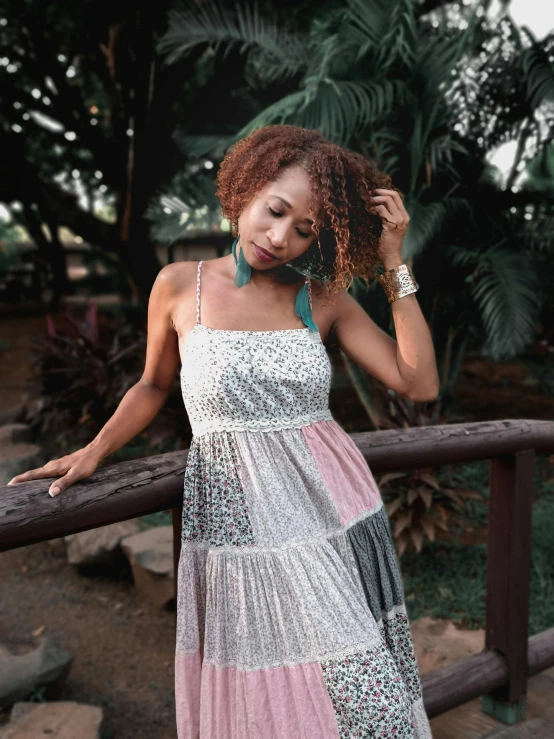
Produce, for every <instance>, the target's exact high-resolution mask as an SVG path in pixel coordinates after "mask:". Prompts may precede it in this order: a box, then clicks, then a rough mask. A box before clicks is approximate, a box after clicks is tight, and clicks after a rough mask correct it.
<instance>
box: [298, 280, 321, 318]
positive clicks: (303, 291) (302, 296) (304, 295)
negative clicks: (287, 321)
mask: <svg viewBox="0 0 554 739" xmlns="http://www.w3.org/2000/svg"><path fill="white" fill-rule="evenodd" d="M294 308H295V312H296V315H297V316H298V318H301V319H302V322H303V323H304V324H305V325H306V326H307V327H308V328H309V329H311V330H312V331H318V330H319V329H318V328H317V326H316V325H315V323H314V319H313V318H312V307H311V305H310V295H309V293H308V283H307V282H306V280H304V284H303V285H302V287H301V288H300V290H299V291H298V295H297V296H296V303H295V306H294Z"/></svg>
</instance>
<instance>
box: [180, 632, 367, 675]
mask: <svg viewBox="0 0 554 739" xmlns="http://www.w3.org/2000/svg"><path fill="white" fill-rule="evenodd" d="M379 641H380V636H377V637H376V638H375V639H372V640H371V641H365V642H358V643H357V644H353V645H351V646H348V647H343V648H342V649H338V650H335V651H330V652H324V653H321V652H314V653H312V654H303V655H302V657H298V659H296V660H295V659H287V660H279V661H277V662H271V663H264V664H255V665H252V664H245V663H243V662H235V661H231V660H227V661H226V662H224V663H217V664H216V663H214V662H211V661H210V660H209V658H204V664H208V665H211V666H212V667H215V668H217V669H224V668H229V667H234V668H236V669H237V670H244V671H245V672H251V671H254V670H270V669H274V668H276V667H296V665H301V664H304V663H306V662H326V661H327V660H331V659H338V660H340V659H344V658H345V657H349V656H350V655H351V654H357V653H358V652H365V650H366V649H374V648H375V647H376V645H377V644H378V643H379ZM197 651H198V650H197V649H194V650H189V651H185V652H180V653H181V654H195V653H196V652H197Z"/></svg>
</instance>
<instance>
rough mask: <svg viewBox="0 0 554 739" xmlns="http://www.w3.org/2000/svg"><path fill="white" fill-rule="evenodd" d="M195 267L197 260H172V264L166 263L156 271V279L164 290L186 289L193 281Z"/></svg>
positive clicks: (194, 278) (176, 290)
mask: <svg viewBox="0 0 554 739" xmlns="http://www.w3.org/2000/svg"><path fill="white" fill-rule="evenodd" d="M197 268H198V262H173V263H172V264H166V265H165V267H162V269H161V270H160V271H159V272H158V276H157V277H156V281H157V282H160V283H161V285H162V286H163V288H164V290H166V291H168V292H178V291H180V290H183V289H186V287H187V286H188V285H190V284H191V283H195V281H196V270H197Z"/></svg>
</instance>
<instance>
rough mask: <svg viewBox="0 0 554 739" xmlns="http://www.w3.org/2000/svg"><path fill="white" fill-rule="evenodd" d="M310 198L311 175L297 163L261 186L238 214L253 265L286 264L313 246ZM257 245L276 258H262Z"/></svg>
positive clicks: (262, 267) (272, 266)
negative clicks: (267, 260) (270, 259)
mask: <svg viewBox="0 0 554 739" xmlns="http://www.w3.org/2000/svg"><path fill="white" fill-rule="evenodd" d="M310 200H311V184H310V179H309V177H308V174H307V173H306V171H305V170H304V169H302V168H301V167H297V166H295V167H287V168H286V169H284V170H283V172H282V173H281V174H280V176H279V177H278V179H277V180H274V181H273V182H269V183H268V184H267V185H266V186H265V187H264V188H263V189H262V190H260V192H259V193H258V194H257V195H256V196H255V197H254V198H253V200H252V202H251V203H249V205H248V206H246V208H245V209H244V210H243V212H242V213H241V215H240V217H239V234H240V245H241V248H242V249H243V250H244V256H245V257H246V261H247V262H248V263H249V264H250V266H251V267H254V268H255V269H257V270H264V271H266V270H268V269H269V270H271V269H276V268H279V267H283V266H284V265H285V264H286V263H287V262H290V261H291V260H293V259H295V258H296V257H299V256H300V255H301V254H303V253H304V252H305V251H306V250H307V249H308V248H309V247H310V245H311V244H312V243H313V242H314V240H315V238H316V234H315V232H314V231H313V230H312V224H313V214H312V213H310ZM318 207H320V206H318ZM255 246H258V247H262V249H265V250H266V251H269V252H270V253H271V254H273V255H274V256H276V257H277V259H275V260H273V261H271V262H266V261H262V260H261V259H260V258H259V257H258V256H257V254H256V250H255Z"/></svg>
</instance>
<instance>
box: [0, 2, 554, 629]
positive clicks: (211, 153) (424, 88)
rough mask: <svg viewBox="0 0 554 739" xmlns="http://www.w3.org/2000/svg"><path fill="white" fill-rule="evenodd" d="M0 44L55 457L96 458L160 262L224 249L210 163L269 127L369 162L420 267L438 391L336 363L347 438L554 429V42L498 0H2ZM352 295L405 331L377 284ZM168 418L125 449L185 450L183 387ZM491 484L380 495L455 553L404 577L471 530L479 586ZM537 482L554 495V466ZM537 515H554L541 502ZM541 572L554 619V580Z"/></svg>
mask: <svg viewBox="0 0 554 739" xmlns="http://www.w3.org/2000/svg"><path fill="white" fill-rule="evenodd" d="M0 44H1V46H2V50H1V51H0V82H1V89H2V96H1V100H0V144H1V149H2V152H3V156H2V158H1V161H0V203H1V206H2V210H1V213H0V215H1V217H0V307H2V315H8V316H9V315H12V316H20V315H22V310H23V309H22V306H28V305H30V304H33V305H36V306H37V312H38V315H40V316H41V317H43V318H44V320H43V322H42V326H43V328H42V330H41V331H40V332H38V333H39V335H37V336H34V337H33V338H34V339H36V340H35V341H34V348H33V353H32V357H33V360H32V361H33V372H32V376H31V381H30V385H29V389H28V390H27V393H26V395H25V408H24V413H23V415H22V419H23V420H25V421H26V422H28V423H29V424H31V425H32V426H33V428H34V430H35V433H36V435H37V437H38V438H40V439H41V440H42V441H43V443H44V444H45V446H46V448H47V449H48V450H49V451H50V453H51V454H52V456H60V455H61V453H62V452H65V451H67V450H69V449H74V448H75V447H76V445H77V444H79V443H87V442H88V441H89V440H90V439H91V438H92V436H93V435H94V434H95V433H96V432H97V431H98V430H99V428H101V426H102V425H103V424H104V423H105V422H106V420H107V419H108V418H109V417H110V415H111V414H112V413H113V411H114V410H115V407H116V406H117V403H118V402H119V400H120V399H121V396H122V394H123V393H124V392H125V390H126V389H127V388H128V387H130V386H131V385H132V384H133V383H134V382H136V381H137V380H138V379H139V377H140V375H141V373H142V368H143V362H144V347H145V333H144V332H145V310H146V305H147V299H148V295H149V292H150V289H151V287H152V284H153V281H154V279H155V278H156V275H157V273H158V271H159V269H160V268H161V266H163V265H164V264H166V263H167V262H170V261H176V260H179V259H198V258H204V256H206V257H208V258H209V257H211V256H218V255H219V256H221V255H223V254H226V253H229V251H230V245H231V241H232V239H231V236H230V233H229V227H228V224H227V223H226V222H225V221H224V220H223V219H222V217H221V213H220V210H219V205H218V202H217V200H216V198H215V174H216V172H217V167H218V164H219V162H220V161H221V158H222V157H223V154H224V152H225V150H226V149H227V148H228V147H229V146H231V145H232V144H233V143H234V142H235V141H237V140H238V139H239V138H241V137H242V136H244V135H246V134H247V133H249V132H250V131H252V130H254V129H255V128H257V127H259V126H262V125H265V124H268V123H289V124H294V125H301V126H306V127H309V128H317V129H318V130H319V131H321V132H322V133H323V134H324V135H325V136H326V137H327V138H329V139H330V140H332V141H335V142H337V143H339V144H342V145H345V146H348V147H349V148H351V149H354V150H356V151H358V152H360V153H362V154H363V155H364V156H366V157H368V158H370V159H372V160H373V161H374V162H375V163H376V164H377V165H378V166H379V167H380V168H381V169H383V170H384V171H386V172H387V173H388V174H390V175H391V177H392V179H393V181H394V183H395V185H396V186H397V187H399V188H400V189H401V190H402V192H403V193H404V196H405V203H406V207H407V209H408V211H409V213H410V218H411V221H410V227H409V231H408V234H407V237H406V241H405V254H404V256H405V259H406V260H410V263H411V264H412V266H413V269H414V272H415V274H416V276H417V279H418V282H419V284H420V286H421V290H420V291H419V293H418V300H419V302H420V305H421V306H422V309H423V311H424V314H425V316H426V318H427V320H428V322H429V325H430V328H431V330H432V333H433V338H434V343H435V347H436V351H437V359H438V366H439V370H440V376H441V391H440V395H439V398H438V400H437V402H436V403H433V404H426V405H421V404H413V403H410V402H409V401H406V399H403V398H400V397H398V396H396V395H395V394H394V393H393V392H392V391H390V390H388V389H387V388H384V387H382V386H380V385H379V384H378V383H376V382H375V381H373V380H372V378H369V377H368V376H367V375H366V374H365V373H364V372H363V371H361V370H360V369H359V368H358V367H356V366H355V365H353V364H352V363H351V362H350V361H349V360H348V359H347V358H346V357H345V356H344V355H342V354H341V353H340V352H335V353H332V354H333V356H332V360H333V366H334V378H333V390H332V399H331V400H332V409H333V410H334V411H336V412H335V415H336V417H337V418H338V420H340V422H341V423H342V425H343V426H344V428H345V429H346V430H348V431H352V430H371V429H378V428H402V427H405V426H413V425H428V424H432V423H445V422H452V421H457V420H486V419H489V418H510V417H527V418H539V417H545V418H552V413H553V411H554V369H553V364H554V363H553V362H552V358H553V354H554V332H553V322H552V315H553V313H554V292H553V291H552V284H553V282H554V259H553V255H554V243H553V223H554V147H553V143H552V139H553V130H554V30H552V29H550V30H548V29H547V32H546V33H545V34H544V35H543V36H542V37H541V38H540V39H539V38H537V37H536V36H535V35H534V34H533V33H532V32H531V31H530V30H529V28H527V27H525V26H522V25H520V24H517V23H515V22H514V20H513V19H512V17H511V15H510V2H508V1H506V2H492V0H487V1H483V2H481V1H475V0H465V1H460V2H444V1H440V0H391V1H390V2H386V3H385V2H382V1H381V0H346V2H344V0H342V1H341V2H338V0H337V1H335V0H325V2H321V1H319V2H314V1H313V0H300V1H298V0H294V2H293V1H292V0H284V1H280V2H279V3H277V2H270V1H269V0H260V2H258V3H255V4H253V3H251V2H235V1H234V0H233V1H231V0H220V1H218V2H217V3H216V2H213V1H212V0H196V1H195V2H193V1H192V0H190V2H188V3H176V2H174V1H173V0H158V2H156V3H150V2H138V3H137V2H135V3H130V2H125V1H124V0H116V1H115V2H113V1H112V2H109V3H108V2H98V0H96V1H95V2H92V0H81V2H79V3H77V4H75V3H74V2H69V0H57V2H55V3H46V2H44V1H43V0H23V1H22V0H17V1H16V0H2V6H1V10H0ZM506 146H509V147H511V148H510V151H511V153H512V156H511V158H510V163H509V166H508V167H507V168H505V169H501V168H499V167H498V166H496V165H495V164H494V163H493V159H494V155H495V154H496V153H497V152H498V151H499V149H501V148H502V147H506ZM350 291H351V292H352V294H353V295H354V296H355V298H356V299H357V300H358V301H359V302H360V303H361V304H362V306H363V307H364V308H365V309H366V310H367V312H368V313H369V314H370V315H371V316H372V318H373V319H374V320H375V321H376V322H377V323H378V324H379V325H380V326H381V327H382V328H384V329H385V330H386V331H388V332H391V333H392V332H393V325H392V318H391V311H390V307H389V305H388V303H387V301H386V299H385V297H384V295H383V293H382V291H381V290H380V289H378V288H376V287H375V284H370V285H367V284H366V283H364V282H363V281H361V280H355V281H354V283H353V284H352V286H351V288H350ZM108 296H109V299H108ZM23 312H24V311H23ZM41 320H42V319H41ZM34 326H35V327H36V324H34ZM21 330H22V329H21V326H20V324H18V325H17V330H16V333H19V332H21ZM34 330H35V329H34ZM14 331H15V329H14ZM8 333H9V332H7V331H2V332H1V335H0V341H2V344H1V345H0V348H1V350H2V351H3V352H4V355H5V356H7V355H8V353H9V352H10V349H11V348H12V345H11V343H10V341H11V340H10V338H9V335H8ZM35 333H36V330H35ZM16 373H17V369H16V370H14V376H15V374H16ZM8 384H9V383H8ZM161 417H162V421H160V422H159V423H158V422H157V424H158V425H156V424H154V427H153V428H152V429H150V430H149V431H148V432H147V433H145V434H142V435H140V436H139V437H138V438H137V439H136V440H134V441H133V442H132V443H131V444H129V445H127V446H126V447H125V448H124V449H123V450H121V451H120V452H119V453H118V455H114V456H115V458H116V459H127V458H134V457H138V456H141V455H146V454H152V453H154V452H159V451H168V450H172V449H175V448H182V447H183V446H186V445H187V442H188V441H189V440H190V427H189V426H188V423H187V420H186V414H184V413H183V409H182V401H181V399H180V396H179V387H178V378H176V384H175V392H174V393H173V394H172V396H171V397H170V399H169V400H168V404H167V407H166V409H165V410H164V412H163V413H162V414H161ZM476 469H477V467H476ZM479 470H480V472H479V475H477V477H475V475H474V474H473V473H467V474H468V475H469V478H467V475H466V476H465V477H464V475H465V474H466V473H464V475H462V477H460V474H462V473H461V472H460V471H459V470H426V471H420V472H418V473H414V474H413V475H411V476H408V477H406V476H403V477H397V478H396V479H388V480H385V481H383V492H384V495H385V497H386V498H387V502H388V506H389V513H390V515H391V519H392V521H393V525H394V531H395V534H396V536H397V537H398V541H399V551H401V552H403V551H405V550H406V551H407V555H409V556H415V554H414V553H416V552H420V551H421V552H422V553H421V557H420V559H419V560H418V561H419V562H422V561H423V560H422V559H421V558H423V557H436V558H437V559H435V560H433V561H435V563H439V564H436V567H435V568H433V567H431V566H429V567H428V566H427V561H426V564H425V565H421V570H420V571H421V573H422V574H421V575H420V576H419V575H417V570H416V569H414V568H412V569H411V570H410V571H411V572H412V573H413V575H412V579H411V580H410V581H409V582H410V583H412V584H413V587H414V588H417V589H418V590H419V592H421V589H422V588H421V586H422V584H423V579H421V578H430V577H431V578H432V577H434V575H433V573H447V576H448V573H449V572H451V571H454V570H456V571H457V572H460V573H462V572H464V571H465V570H464V569H463V567H462V566H461V564H460V561H458V560H457V559H456V557H457V556H458V555H456V554H454V551H455V550H454V549H453V548H452V547H455V546H463V544H459V543H458V544H456V542H457V541H462V542H463V541H467V540H466V539H464V536H466V535H467V532H468V530H469V531H474V532H476V533H475V537H476V538H475V542H472V543H475V547H474V548H473V549H472V551H473V552H474V554H473V555H472V556H473V557H474V559H472V560H471V559H468V558H465V559H464V557H461V559H463V561H464V567H466V568H468V567H469V568H471V567H472V566H473V565H472V562H473V564H474V565H475V568H476V570H475V571H476V572H477V570H479V568H481V571H482V573H484V569H483V568H482V567H481V564H482V563H481V561H480V560H479V557H480V556H481V555H479V551H480V550H479V546H481V544H480V543H479V542H480V539H479V536H480V533H479V532H481V534H482V532H483V531H484V528H485V526H486V519H485V516H484V513H483V511H486V507H485V505H486V484H487V479H486V478H487V474H488V472H487V470H486V469H483V468H482V467H479ZM472 475H473V477H472ZM537 475H538V478H537V485H538V488H539V489H540V491H543V492H544V491H547V492H548V491H550V492H552V470H551V464H550V463H545V465H543V466H542V467H540V469H539V470H538V472H537ZM540 505H541V508H540V511H542V512H543V513H541V515H543V514H544V516H547V515H548V512H549V511H550V510H551V501H550V500H549V499H548V496H546V494H545V497H544V499H543V498H541V503H540ZM549 506H550V508H549ZM541 520H542V519H541ZM537 526H538V530H539V531H543V529H544V526H543V524H540V523H539V524H537ZM541 526H542V527H543V528H541ZM539 538H540V537H539ZM445 542H447V544H445ZM447 545H448V546H447ZM444 547H446V549H444ZM422 550H423V551H422ZM445 552H446V554H445ZM440 557H443V558H444V557H445V559H440ZM447 561H449V562H450V563H451V564H450V565H449V566H447V564H446V562H447ZM550 561H552V560H550ZM546 563H547V558H545V557H543V559H542V560H541V562H540V563H539V564H538V565H537V567H538V568H539V569H538V570H536V572H539V570H540V568H543V569H544V568H546V569H548V565H547V564H546ZM541 572H542V574H541V575H540V577H539V575H538V574H537V575H536V576H537V578H538V580H537V583H539V584H538V585H537V590H536V593H537V597H539V596H540V599H542V603H543V605H544V603H545V602H546V601H545V599H544V595H545V590H544V589H545V588H552V587H553V586H552V583H553V582H554V574H553V573H550V576H549V575H548V573H547V574H545V572H546V570H544V571H542V570H541ZM548 572H550V570H548ZM418 577H419V578H420V579H417V578H418ZM441 577H442V575H440V576H439V575H437V578H436V580H437V583H438V584H437V588H439V589H437V588H435V589H433V588H427V589H426V592H429V593H435V596H436V597H437V598H438V599H439V600H440V602H441V603H443V604H444V603H447V602H450V601H448V598H446V600H445V597H443V596H444V593H443V596H440V593H441V591H440V588H443V587H449V588H450V589H451V592H452V599H453V600H452V602H451V604H450V606H449V608H450V610H451V612H452V613H457V612H462V611H463V612H464V613H466V617H467V619H468V620H469V621H470V622H471V623H478V622H482V613H481V612H480V611H479V612H478V613H477V612H475V614H474V613H473V611H471V608H470V607H469V605H467V603H465V601H464V603H462V601H461V599H463V597H464V596H463V591H462V590H460V589H455V588H453V587H452V583H450V585H448V586H447V585H444V584H443V583H441V582H440V578H441ZM541 577H542V580H541ZM540 583H543V585H541V584H540ZM545 583H546V584H545ZM408 587H411V585H410V584H409V585H408ZM476 587H477V586H476ZM478 587H484V585H483V584H482V583H481V584H480V585H479V586H478ZM541 588H542V590H541ZM477 589H478V588H477ZM437 594H438V595H437ZM473 595H475V593H473ZM430 597H431V596H430ZM549 597H550V600H549V601H548V602H549V603H550V604H552V598H553V597H554V596H553V595H552V592H550V596H549ZM478 600H479V603H481V602H482V599H481V598H479V599H478ZM547 600H548V599H547ZM427 606H428V604H424V605H423V606H422V607H427ZM429 607H431V606H429ZM445 607H446V606H445ZM544 607H546V606H544ZM548 608H550V606H548V607H547V610H548ZM543 610H544V609H543ZM552 611H553V612H554V607H553V608H552ZM550 612H551V611H548V614H550ZM467 614H469V615H467ZM541 628H544V626H541Z"/></svg>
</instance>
